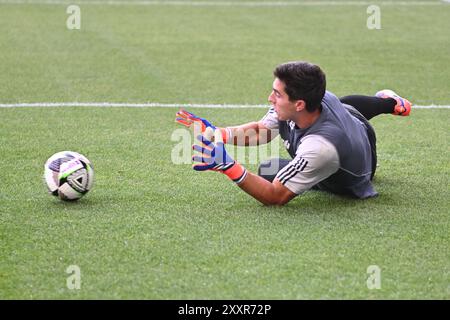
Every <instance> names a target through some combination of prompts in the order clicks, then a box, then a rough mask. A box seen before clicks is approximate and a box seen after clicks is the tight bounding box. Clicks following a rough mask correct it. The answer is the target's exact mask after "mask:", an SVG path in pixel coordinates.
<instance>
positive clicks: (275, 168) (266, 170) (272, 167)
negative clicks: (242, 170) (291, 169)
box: [258, 158, 290, 182]
mask: <svg viewBox="0 0 450 320" xmlns="http://www.w3.org/2000/svg"><path fill="white" fill-rule="evenodd" d="M289 162H290V160H287V159H279V158H275V159H269V160H265V161H263V162H261V164H260V165H259V167H258V175H259V176H260V177H262V178H264V179H266V180H267V181H269V182H272V181H273V180H274V179H275V177H276V176H277V173H278V172H279V171H280V170H281V169H282V168H284V167H285V166H286V165H287V164H288V163H289Z"/></svg>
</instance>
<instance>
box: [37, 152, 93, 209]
mask: <svg viewBox="0 0 450 320" xmlns="http://www.w3.org/2000/svg"><path fill="white" fill-rule="evenodd" d="M44 178H45V183H46V185H47V188H48V190H49V192H50V193H51V194H52V195H54V196H55V197H58V198H60V199H61V200H65V201H71V200H78V199H80V198H81V197H82V196H84V195H85V194H86V193H88V192H89V190H91V188H92V185H93V182H94V169H93V167H92V164H91V162H90V161H89V160H88V159H87V158H86V157H85V156H83V155H81V154H79V153H77V152H73V151H62V152H58V153H55V154H54V155H52V156H51V157H50V158H49V159H48V160H47V162H46V163H45V173H44Z"/></svg>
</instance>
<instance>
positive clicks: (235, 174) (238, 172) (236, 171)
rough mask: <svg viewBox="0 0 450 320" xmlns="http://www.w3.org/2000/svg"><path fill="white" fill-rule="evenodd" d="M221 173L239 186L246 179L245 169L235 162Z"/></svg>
mask: <svg viewBox="0 0 450 320" xmlns="http://www.w3.org/2000/svg"><path fill="white" fill-rule="evenodd" d="M222 172H223V173H224V174H226V175H227V176H228V178H230V179H231V180H233V181H234V182H236V183H237V184H240V183H241V182H242V181H244V179H245V178H246V177H247V169H245V168H244V167H243V166H242V165H240V164H239V163H237V162H235V163H234V165H232V166H231V167H230V168H228V169H226V170H225V171H222Z"/></svg>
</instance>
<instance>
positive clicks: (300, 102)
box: [295, 100, 306, 112]
mask: <svg viewBox="0 0 450 320" xmlns="http://www.w3.org/2000/svg"><path fill="white" fill-rule="evenodd" d="M305 108H306V102H305V101H304V100H297V102H296V103H295V110H296V111H297V112H298V111H303V110H305Z"/></svg>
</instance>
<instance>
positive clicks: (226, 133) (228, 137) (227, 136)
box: [218, 128, 233, 143]
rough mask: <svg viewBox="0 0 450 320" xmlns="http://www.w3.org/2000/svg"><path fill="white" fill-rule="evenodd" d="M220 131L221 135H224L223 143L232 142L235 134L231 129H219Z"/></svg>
mask: <svg viewBox="0 0 450 320" xmlns="http://www.w3.org/2000/svg"><path fill="white" fill-rule="evenodd" d="M218 129H220V133H221V134H222V139H223V143H227V142H228V141H232V139H233V132H232V131H231V129H230V128H218Z"/></svg>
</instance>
